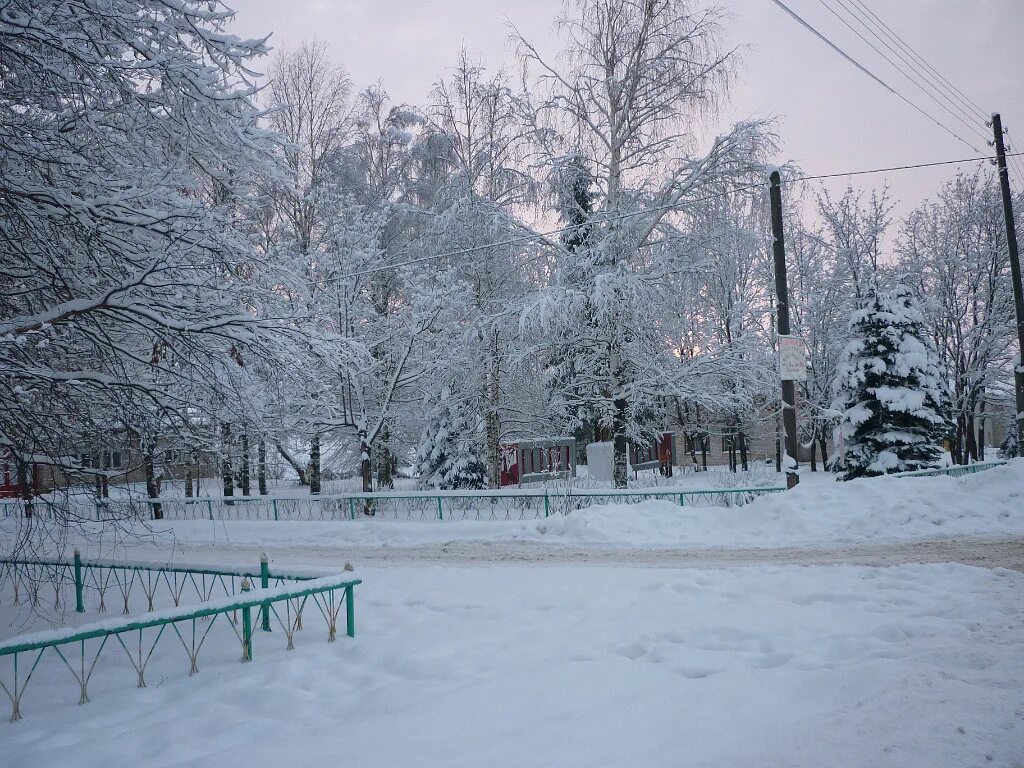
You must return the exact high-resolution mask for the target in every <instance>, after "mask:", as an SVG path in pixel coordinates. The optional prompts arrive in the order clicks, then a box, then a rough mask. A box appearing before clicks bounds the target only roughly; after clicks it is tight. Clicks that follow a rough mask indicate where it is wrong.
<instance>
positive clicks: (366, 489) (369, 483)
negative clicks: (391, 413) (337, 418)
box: [359, 429, 376, 516]
mask: <svg viewBox="0 0 1024 768" xmlns="http://www.w3.org/2000/svg"><path fill="white" fill-rule="evenodd" d="M371 455H372V454H371V453H370V441H369V439H368V436H367V434H366V430H365V429H361V430H359V469H360V472H361V474H362V478H363V493H372V492H373V472H372V468H371V465H370V457H371ZM363 514H364V515H369V516H373V515H374V514H376V512H375V510H374V508H373V500H372V499H366V500H365V502H364V503H363Z"/></svg>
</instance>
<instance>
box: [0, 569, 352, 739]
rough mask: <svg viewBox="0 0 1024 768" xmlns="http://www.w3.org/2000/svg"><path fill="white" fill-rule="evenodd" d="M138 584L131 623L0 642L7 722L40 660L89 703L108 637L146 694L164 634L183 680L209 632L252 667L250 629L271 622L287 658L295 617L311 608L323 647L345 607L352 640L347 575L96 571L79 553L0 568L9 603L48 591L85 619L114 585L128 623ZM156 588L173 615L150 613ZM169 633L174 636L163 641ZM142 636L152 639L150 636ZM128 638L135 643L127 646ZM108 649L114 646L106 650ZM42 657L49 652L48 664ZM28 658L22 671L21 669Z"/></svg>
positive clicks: (299, 624)
mask: <svg viewBox="0 0 1024 768" xmlns="http://www.w3.org/2000/svg"><path fill="white" fill-rule="evenodd" d="M103 571H105V572H106V574H101V575H100V576H99V577H97V578H94V579H93V580H92V581H91V582H90V580H89V574H90V572H92V573H93V574H96V573H101V572H103ZM256 578H259V579H260V583H261V585H262V586H261V588H260V589H256V590H251V589H250V579H252V580H255V579H256ZM136 583H137V584H138V585H139V586H140V588H141V589H142V596H141V597H142V599H143V605H144V606H145V607H144V608H143V610H142V612H141V613H140V614H139V616H138V618H133V619H126V618H117V619H110V620H107V621H100V622H95V623H91V624H86V625H83V626H78V627H68V628H65V629H58V630H54V631H46V632H39V633H32V634H26V635H21V636H20V637H14V638H11V639H9V640H6V641H3V642H0V690H2V691H3V692H4V693H5V694H6V695H7V698H8V700H9V701H10V703H11V720H12V721H13V720H19V719H20V718H21V705H22V701H23V699H24V696H25V692H26V690H27V688H28V684H29V682H30V681H31V680H32V679H33V676H35V677H37V678H38V676H39V674H40V672H41V670H40V662H41V661H43V660H44V658H46V659H50V660H53V661H54V662H55V664H53V665H50V668H49V670H48V671H49V672H51V673H52V672H53V669H54V668H57V670H58V671H59V669H61V667H60V665H59V664H56V661H57V660H58V659H59V661H60V662H62V663H63V667H64V668H66V669H67V670H68V671H69V672H70V673H71V675H72V677H73V678H74V680H75V681H76V682H77V684H78V691H79V700H78V703H79V704H85V703H87V702H88V701H89V695H88V686H89V681H90V680H91V678H92V674H93V671H94V670H95V668H96V665H97V662H98V661H99V660H100V657H101V655H102V654H103V651H104V649H105V648H107V647H108V641H109V640H110V638H114V639H115V640H116V641H117V645H119V646H120V647H121V649H122V650H123V651H124V653H125V654H126V656H127V659H128V661H129V662H130V669H131V670H132V672H133V674H134V677H135V680H136V683H137V685H138V687H140V688H144V687H145V686H146V680H145V674H146V669H147V667H148V665H149V663H150V660H151V659H152V658H153V653H154V651H155V650H156V648H157V646H158V644H159V643H160V640H161V639H162V638H164V637H165V636H167V637H170V636H172V634H173V635H174V636H176V637H177V639H178V640H179V641H180V644H181V646H182V648H183V649H184V650H185V653H186V655H187V657H188V661H189V673H188V674H189V675H190V676H191V675H194V674H196V673H197V672H198V671H199V653H200V651H201V650H202V649H203V647H204V645H205V644H206V639H207V637H208V636H209V635H210V633H211V630H212V629H213V628H214V626H215V625H216V626H225V625H226V627H228V628H230V633H231V635H233V638H234V640H237V642H239V643H240V647H241V658H242V661H250V660H251V659H252V657H253V641H254V637H255V635H254V633H253V627H254V626H256V627H257V628H258V629H261V630H262V631H263V632H271V631H272V630H273V625H274V622H275V621H276V624H277V627H278V628H279V629H280V630H281V631H282V632H283V634H284V638H285V640H286V641H287V644H286V650H292V649H293V648H294V638H295V633H296V632H297V631H299V630H301V629H302V628H303V615H304V613H305V612H306V608H307V607H308V605H309V603H310V602H312V604H313V605H315V606H316V608H317V611H318V613H319V614H320V616H322V617H323V619H324V621H325V624H326V628H327V640H328V642H334V640H335V638H336V634H337V622H338V615H339V613H340V611H341V607H342V606H343V605H344V606H345V609H346V611H345V622H346V633H347V634H348V636H349V637H354V636H355V603H354V589H355V587H356V585H358V584H360V583H362V582H361V580H359V579H354V578H352V576H351V574H348V573H342V574H338V575H332V576H325V577H319V578H317V577H314V576H312V575H309V574H302V573H294V574H286V573H272V572H271V571H270V570H269V568H268V567H267V563H266V559H265V558H264V559H263V561H262V562H261V567H260V568H259V569H258V570H254V571H247V570H237V571H236V570H230V569H220V568H210V567H207V566H197V567H189V566H182V567H165V566H158V565H152V564H145V563H124V562H118V563H113V562H110V563H104V562H100V561H92V560H83V559H82V558H81V557H80V556H79V555H78V553H77V552H76V555H75V558H74V560H72V561H66V560H46V559H14V558H9V559H4V560H0V587H13V592H14V597H15V602H16V603H17V602H24V603H28V604H30V605H32V606H33V607H39V606H40V601H41V600H42V599H43V598H44V597H49V595H50V593H51V588H52V594H53V595H54V598H53V602H54V605H55V606H56V607H57V608H60V607H62V606H63V607H70V595H66V594H65V590H67V589H69V587H73V589H74V596H75V597H74V599H75V609H76V611H77V612H84V610H85V598H86V595H89V594H95V595H96V596H98V598H99V605H98V606H97V609H98V610H99V611H103V610H105V608H106V606H105V602H104V592H105V591H106V590H107V589H108V588H109V587H110V586H111V584H114V585H116V587H117V590H118V593H119V595H120V596H121V598H122V600H121V601H119V602H118V606H119V607H120V608H122V610H123V613H125V614H127V613H128V612H129V610H130V605H131V600H130V598H131V594H132V585H134V584H136ZM160 584H163V585H164V586H165V587H166V595H163V596H164V597H165V598H166V599H168V600H169V601H170V602H171V603H173V606H174V607H172V608H169V609H164V610H159V609H156V608H155V605H156V603H157V602H159V601H158V600H156V599H155V596H156V595H157V591H158V586H159V585H160ZM188 586H190V587H191V588H194V590H195V595H196V596H197V597H198V599H199V600H200V601H201V603H202V604H201V605H200V606H185V605H181V602H182V599H183V595H189V596H190V595H191V592H190V591H189V589H188ZM220 592H223V594H222V595H221V594H219V593H220ZM215 593H217V594H215ZM253 609H255V619H256V624H255V625H254V623H253ZM221 617H223V620H222V621H220V623H219V624H218V623H217V620H218V619H220V618H221ZM197 622H198V623H197ZM168 627H170V628H171V630H172V632H166V630H167V628H168ZM183 628H184V631H183ZM147 630H151V631H150V632H149V634H148V636H146V631H147ZM226 631H227V630H225V632H226ZM136 633H137V642H136V641H135V639H134V638H135V634H136ZM129 635H131V638H130V639H129V642H128V643H126V642H125V637H127V636H129ZM229 638H230V636H229ZM229 645H230V643H229ZM221 646H222V647H223V644H221ZM109 647H116V646H115V645H114V644H113V643H111V644H110V645H109ZM47 651H52V653H50V654H48V655H47ZM107 655H108V656H109V654H107ZM26 657H27V664H26V663H20V662H22V660H24V659H26ZM54 657H56V658H54ZM4 662H6V663H4ZM26 666H27V671H26ZM44 666H46V665H44ZM50 676H51V677H52V674H51V675H50Z"/></svg>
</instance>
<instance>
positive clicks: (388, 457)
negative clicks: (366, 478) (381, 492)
mask: <svg viewBox="0 0 1024 768" xmlns="http://www.w3.org/2000/svg"><path fill="white" fill-rule="evenodd" d="M373 457H374V462H375V463H376V465H377V487H378V488H394V487H395V478H394V469H395V456H394V454H393V453H392V452H391V430H390V429H388V425H387V424H385V425H384V428H383V429H382V430H381V433H380V440H379V441H378V445H377V450H376V451H374V453H373Z"/></svg>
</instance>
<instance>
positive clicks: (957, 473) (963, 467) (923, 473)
mask: <svg viewBox="0 0 1024 768" xmlns="http://www.w3.org/2000/svg"><path fill="white" fill-rule="evenodd" d="M1004 464H1006V462H1005V461H979V462H977V463H975V464H953V465H952V466H949V467H938V468H936V469H918V470H915V471H914V472H899V473H897V474H895V475H893V477H934V476H935V475H948V476H949V477H963V476H964V475H973V474H975V473H976V472H984V471H985V470H986V469H992V468H993V467H1001V466H1003V465H1004Z"/></svg>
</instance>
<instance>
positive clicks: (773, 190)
mask: <svg viewBox="0 0 1024 768" xmlns="http://www.w3.org/2000/svg"><path fill="white" fill-rule="evenodd" d="M768 178H769V181H770V182H771V187H770V190H769V197H770V198H771V203H772V251H773V253H774V255H775V296H776V299H777V300H778V331H779V336H789V289H788V287H787V285H786V241H785V239H784V238H783V235H782V189H781V187H780V185H781V183H782V178H781V176H780V175H779V172H778V171H772V173H771V175H770V176H769V177H768ZM782 426H783V429H784V430H785V432H786V453H787V454H788V455H789V457H790V461H787V462H786V487H787V488H793V487H795V486H796V484H797V483H799V482H800V475H798V474H797V473H796V469H797V467H798V466H799V465H798V464H797V441H796V384H795V383H794V382H793V380H792V379H783V380H782Z"/></svg>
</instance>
